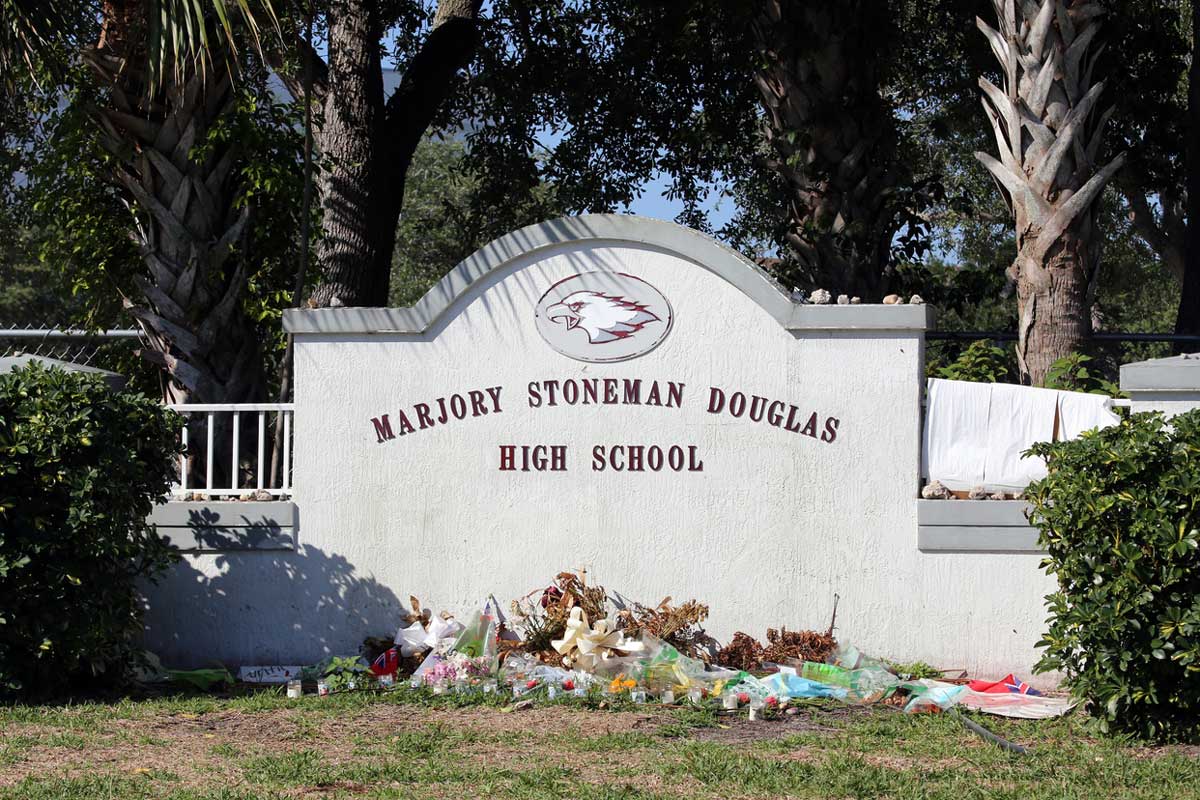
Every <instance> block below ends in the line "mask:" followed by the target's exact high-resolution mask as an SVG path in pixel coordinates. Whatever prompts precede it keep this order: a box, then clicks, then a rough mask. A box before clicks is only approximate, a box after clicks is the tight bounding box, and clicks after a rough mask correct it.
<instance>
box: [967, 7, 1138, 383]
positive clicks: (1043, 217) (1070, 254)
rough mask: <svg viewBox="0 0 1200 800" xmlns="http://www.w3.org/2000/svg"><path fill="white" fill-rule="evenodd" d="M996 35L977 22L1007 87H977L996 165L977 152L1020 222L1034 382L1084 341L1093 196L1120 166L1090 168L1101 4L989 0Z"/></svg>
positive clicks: (1020, 355)
mask: <svg viewBox="0 0 1200 800" xmlns="http://www.w3.org/2000/svg"><path fill="white" fill-rule="evenodd" d="M994 4H995V6H996V13H997V16H998V17H999V20H1000V27H999V30H997V29H994V28H992V27H990V26H989V25H987V23H985V22H984V21H983V20H980V19H977V20H976V23H977V25H978V26H979V29H980V30H981V31H982V32H983V33H984V35H985V36H986V37H987V39H988V41H989V43H990V44H991V47H992V52H993V53H994V54H995V56H996V59H997V60H998V61H999V62H1000V67H1001V72H1002V74H1003V77H1004V79H1003V84H1004V89H1003V90H1001V89H1000V88H998V87H997V86H996V85H995V84H993V83H992V82H991V81H989V80H987V79H986V78H981V79H980V81H979V85H980V87H981V88H982V89H983V92H984V100H983V104H984V110H985V111H986V112H987V115H988V119H989V120H990V122H991V124H992V130H993V133H994V134H995V138H996V146H997V149H998V150H999V156H1000V158H999V160H997V159H996V158H994V157H992V156H990V155H988V154H986V153H976V154H975V155H976V157H977V158H978V159H979V160H980V161H981V162H983V164H984V166H985V167H987V169H988V171H989V172H991V174H992V177H993V178H995V179H996V182H997V183H998V184H999V185H1000V188H1001V191H1002V192H1003V194H1004V197H1005V200H1006V201H1007V202H1008V204H1009V209H1010V210H1011V211H1012V213H1013V218H1014V221H1015V223H1016V235H1017V257H1016V260H1015V261H1013V264H1012V266H1011V267H1010V268H1009V274H1010V276H1011V277H1012V278H1013V279H1014V280H1015V281H1016V284H1017V310H1018V320H1019V321H1018V330H1017V333H1018V340H1017V363H1018V365H1019V367H1020V369H1021V378H1022V381H1023V382H1026V383H1034V384H1040V383H1042V382H1043V381H1044V380H1045V377H1046V373H1047V372H1048V371H1049V368H1050V365H1051V364H1053V363H1054V362H1055V361H1056V360H1057V359H1059V358H1062V357H1063V356H1067V355H1070V354H1071V353H1073V352H1078V351H1080V350H1082V349H1084V347H1085V346H1086V345H1087V342H1088V340H1089V339H1090V337H1091V331H1092V325H1091V306H1092V303H1093V300H1094V297H1095V289H1096V279H1097V276H1098V271H1099V266H1100V237H1099V235H1098V232H1097V231H1096V212H1097V205H1098V202H1097V201H1098V200H1099V197H1100V194H1101V192H1102V191H1103V190H1104V187H1105V186H1106V185H1107V184H1108V182H1109V180H1110V179H1111V178H1112V176H1113V175H1114V174H1115V173H1116V171H1117V170H1118V169H1120V167H1121V165H1122V164H1123V163H1124V161H1125V156H1124V154H1123V153H1122V154H1120V155H1118V156H1117V157H1116V158H1114V159H1112V161H1110V162H1109V163H1108V164H1107V165H1105V166H1103V167H1098V166H1097V158H1098V157H1099V155H1100V146H1101V133H1102V132H1103V129H1104V124H1105V123H1106V122H1107V121H1108V118H1109V116H1110V115H1111V113H1112V109H1109V110H1108V111H1105V112H1104V113H1094V109H1095V106H1096V102H1097V100H1098V99H1099V96H1100V93H1101V92H1102V91H1103V88H1104V84H1103V82H1096V83H1093V81H1092V70H1093V68H1094V67H1095V64H1096V59H1097V57H1098V56H1099V54H1100V49H1101V48H1096V49H1093V48H1092V47H1091V45H1092V43H1093V41H1094V39H1095V36H1096V33H1097V31H1098V30H1099V18H1100V15H1102V14H1103V9H1102V8H1101V7H1100V6H1099V5H1098V4H1096V3H1093V2H1090V1H1089V0H994Z"/></svg>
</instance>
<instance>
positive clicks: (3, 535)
mask: <svg viewBox="0 0 1200 800" xmlns="http://www.w3.org/2000/svg"><path fill="white" fill-rule="evenodd" d="M179 428H180V421H179V418H178V415H176V414H175V413H173V412H171V411H169V410H167V409H166V408H164V407H163V406H162V405H160V404H159V403H157V402H154V401H152V400H150V399H148V398H146V397H144V396H141V395H134V394H127V393H116V394H114V393H112V392H111V391H109V389H108V388H107V387H106V386H105V384H104V383H103V381H101V380H100V379H99V378H98V377H95V376H90V375H84V374H80V373H68V372H63V371H62V370H58V369H52V370H48V369H45V368H42V367H40V366H37V365H31V366H29V367H27V368H25V369H21V370H18V371H14V372H11V373H8V374H5V375H2V376H0V692H15V691H23V692H25V693H35V694H36V693H43V692H46V691H54V690H58V689H66V688H79V687H80V686H81V685H83V684H92V683H97V682H104V683H112V682H116V681H118V680H120V679H121V678H122V677H124V676H125V673H126V670H125V668H126V667H128V666H129V664H130V659H131V656H132V654H133V653H134V652H135V647H136V645H135V642H136V637H137V636H138V635H139V634H140V631H141V609H140V603H139V599H138V594H137V587H136V583H137V581H138V580H139V579H142V578H152V577H153V576H154V575H156V574H157V573H158V572H160V571H161V570H162V569H163V568H165V567H166V566H167V565H168V564H169V563H170V562H171V559H172V554H171V551H170V550H169V549H168V547H167V546H166V545H165V544H164V542H163V540H161V539H160V538H159V537H158V536H157V535H156V534H155V533H154V530H153V528H152V527H150V526H148V525H147V524H146V516H147V514H149V513H150V510H151V508H152V506H153V504H154V503H155V501H156V500H157V499H158V498H161V497H162V496H163V495H164V494H165V493H166V492H167V490H168V489H169V487H170V485H171V480H172V477H173V459H174V458H175V457H176V456H177V455H178V454H179V445H178V444H177V442H178V432H179Z"/></svg>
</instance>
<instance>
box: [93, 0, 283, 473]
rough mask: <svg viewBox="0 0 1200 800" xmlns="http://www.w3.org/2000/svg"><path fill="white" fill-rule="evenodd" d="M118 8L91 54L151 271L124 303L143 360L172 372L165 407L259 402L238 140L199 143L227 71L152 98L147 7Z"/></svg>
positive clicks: (228, 97)
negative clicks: (247, 302) (136, 328)
mask: <svg viewBox="0 0 1200 800" xmlns="http://www.w3.org/2000/svg"><path fill="white" fill-rule="evenodd" d="M115 5H116V4H114V3H110V4H109V6H110V7H115ZM115 10H118V11H119V12H120V13H119V14H115V15H114V16H112V17H109V18H106V19H105V24H104V35H103V37H102V39H101V41H100V43H99V45H98V46H97V47H96V48H94V49H91V50H89V51H87V52H86V53H85V54H84V57H85V59H86V61H87V63H88V64H89V65H90V66H91V68H92V70H93V71H94V72H95V74H96V75H97V76H98V77H99V78H100V79H101V81H102V82H103V83H104V84H105V85H107V86H108V87H109V98H108V103H107V105H106V106H105V107H102V108H99V109H97V116H98V118H99V122H100V124H101V126H102V142H103V144H104V146H105V148H106V149H107V150H108V151H109V152H110V153H111V154H112V155H113V156H114V159H115V164H116V166H115V168H114V169H115V174H114V177H115V180H116V182H117V183H118V185H119V186H120V187H121V188H122V189H123V190H124V192H125V195H126V198H127V202H128V204H129V207H130V209H131V210H132V212H133V214H134V216H135V219H136V226H135V230H136V234H135V235H136V238H137V241H138V244H139V246H140V249H141V254H142V258H143V261H144V264H145V267H146V270H145V273H144V274H143V275H142V276H141V277H140V278H139V279H138V281H137V283H138V286H139V288H140V289H141V293H142V296H141V297H138V298H126V299H125V307H126V309H127V310H128V312H129V313H130V314H131V315H132V316H133V317H134V318H135V319H136V320H137V322H138V323H139V325H140V326H141V328H142V330H143V331H144V333H145V339H146V341H147V342H148V343H149V346H148V347H147V348H145V349H143V350H141V351H140V352H141V355H142V356H143V357H144V358H146V359H147V360H148V361H149V362H150V363H152V364H154V365H156V366H158V367H160V368H161V369H162V370H163V373H164V376H165V380H164V382H163V399H164V401H166V402H169V403H245V402H254V401H261V400H262V399H263V398H264V393H265V375H264V369H263V363H262V357H261V353H260V350H259V346H258V339H257V336H256V332H255V328H254V325H253V323H252V322H251V320H250V319H249V317H248V316H247V315H246V313H245V311H244V310H243V307H242V300H243V293H244V291H245V287H246V281H247V277H248V266H247V262H246V260H245V259H244V258H234V257H232V254H233V251H234V247H235V245H237V244H239V241H240V240H241V239H242V236H243V233H244V231H245V229H246V226H247V223H248V220H249V216H250V209H249V207H243V208H240V209H239V208H238V207H237V205H236V202H235V201H236V199H237V197H238V194H239V185H238V177H237V173H236V171H235V166H236V158H237V153H236V151H235V149H234V145H233V144H220V145H217V146H215V147H209V148H208V149H207V150H206V151H205V154H204V156H203V157H202V158H198V157H196V151H195V150H194V149H193V148H194V147H195V146H196V145H198V144H202V143H205V142H206V140H207V136H208V133H209V131H210V130H211V129H212V128H213V126H214V125H215V124H216V123H217V121H218V120H219V119H220V118H221V116H222V115H223V114H225V113H226V112H227V111H228V110H229V108H230V107H231V105H232V103H233V87H232V83H231V79H230V76H229V75H228V73H227V72H225V71H224V70H222V69H220V68H219V67H218V68H210V70H209V72H208V74H207V79H206V78H205V76H202V75H200V74H197V73H195V72H193V73H192V74H190V75H189V76H187V77H185V79H184V80H182V81H172V80H170V79H168V80H167V81H166V83H165V85H164V86H163V87H162V88H161V90H159V91H157V92H156V93H155V95H154V96H153V97H148V96H147V92H146V74H145V69H144V67H143V65H144V64H145V55H144V53H143V52H141V51H140V50H139V48H140V47H141V43H142V42H143V41H144V36H143V35H142V28H143V26H144V21H145V18H144V11H145V8H144V7H143V6H142V5H141V4H140V3H137V4H136V7H135V4H134V3H128V4H123V5H122V7H121V8H120V9H115ZM138 12H140V13H138ZM226 424H227V422H222V427H221V430H218V431H217V434H218V435H217V437H216V439H215V441H216V442H217V444H218V448H219V449H218V451H217V452H214V453H213V454H212V458H213V459H214V461H215V464H214V466H216V467H217V470H216V471H217V473H218V474H219V475H222V476H224V475H226V474H227V473H228V469H229V464H230V459H229V458H228V454H229V452H230V450H229V447H230V446H229V444H228V443H227V437H226V436H223V435H221V434H223V433H224V425H226ZM222 482H224V481H222Z"/></svg>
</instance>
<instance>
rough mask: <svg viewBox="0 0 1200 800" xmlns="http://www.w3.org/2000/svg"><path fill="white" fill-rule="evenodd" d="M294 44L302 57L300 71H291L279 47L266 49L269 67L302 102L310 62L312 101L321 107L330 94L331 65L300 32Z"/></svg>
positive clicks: (291, 93)
mask: <svg viewBox="0 0 1200 800" xmlns="http://www.w3.org/2000/svg"><path fill="white" fill-rule="evenodd" d="M292 44H293V45H294V46H295V48H296V52H297V54H298V55H299V56H300V68H299V69H298V70H296V71H295V72H293V71H292V70H291V69H289V65H288V63H287V61H286V59H285V58H284V53H283V52H282V51H281V50H280V48H279V47H270V48H266V60H267V65H268V66H269V67H270V68H271V69H272V70H273V71H274V72H275V74H276V75H278V76H279V80H280V81H282V82H283V85H284V88H286V89H287V90H288V93H289V94H290V95H291V96H292V97H293V98H295V99H296V100H297V101H301V100H303V99H304V66H305V60H306V59H307V60H309V62H310V63H311V64H312V71H313V82H312V87H313V92H312V93H313V97H312V99H313V101H314V102H315V103H316V104H317V106H318V107H320V106H321V105H323V104H324V102H325V95H327V94H328V93H329V65H328V64H326V63H325V59H323V58H321V54H320V53H318V52H317V51H316V50H315V49H314V48H313V47H311V46H310V45H309V43H308V42H306V41H305V40H304V36H303V35H301V33H300V32H298V31H297V33H296V35H295V36H293V37H292Z"/></svg>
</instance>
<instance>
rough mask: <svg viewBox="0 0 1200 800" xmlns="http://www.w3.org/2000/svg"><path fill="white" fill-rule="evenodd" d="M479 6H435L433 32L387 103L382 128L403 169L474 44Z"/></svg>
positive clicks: (450, 1)
mask: <svg viewBox="0 0 1200 800" xmlns="http://www.w3.org/2000/svg"><path fill="white" fill-rule="evenodd" d="M482 4H483V3H482V0H441V2H440V3H438V10H437V14H436V15H435V16H434V22H433V30H432V31H430V33H429V37H428V38H427V39H426V40H425V44H423V45H422V46H421V49H420V50H419V51H418V52H417V54H416V56H415V57H414V58H413V60H412V62H411V63H410V64H409V65H408V69H407V70H405V72H404V77H403V78H402V79H401V80H400V85H399V87H397V89H396V92H395V93H394V94H393V95H392V96H391V97H390V98H389V99H388V101H387V107H386V111H385V123H384V124H385V125H386V126H387V133H388V137H389V139H391V140H392V141H391V144H392V146H393V147H395V148H396V151H397V154H398V155H399V158H397V159H396V160H395V161H396V163H397V164H398V165H399V166H400V168H401V169H405V170H406V169H407V166H408V161H409V157H410V156H411V154H412V152H413V150H415V149H416V147H417V144H418V143H419V142H420V141H421V137H422V136H423V135H424V133H425V129H426V128H428V127H429V124H430V123H431V122H432V121H433V118H434V116H435V115H436V114H437V111H438V109H439V108H440V107H441V105H442V103H443V102H445V100H446V98H447V97H449V96H450V93H451V91H452V90H453V88H454V76H455V75H456V74H457V73H458V71H459V70H460V69H462V68H463V67H465V66H466V65H467V64H468V63H469V62H470V60H471V56H472V55H473V54H474V52H475V46H476V45H477V44H478V41H479V8H480V6H481V5H482Z"/></svg>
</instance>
